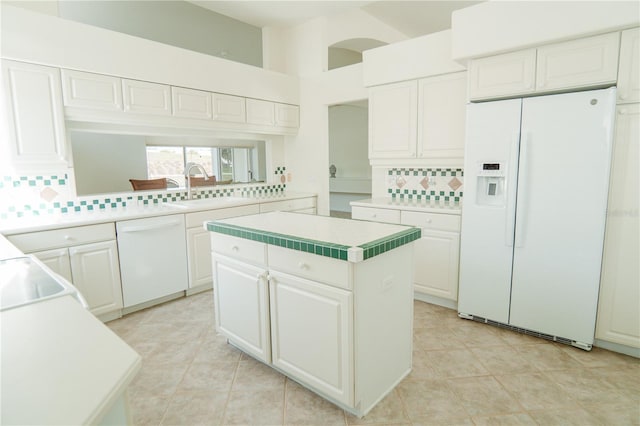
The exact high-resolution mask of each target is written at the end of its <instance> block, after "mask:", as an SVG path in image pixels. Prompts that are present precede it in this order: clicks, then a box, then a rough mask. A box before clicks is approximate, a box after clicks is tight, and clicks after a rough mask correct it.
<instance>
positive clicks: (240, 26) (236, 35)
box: [50, 0, 262, 67]
mask: <svg viewBox="0 0 640 426" xmlns="http://www.w3.org/2000/svg"><path fill="white" fill-rule="evenodd" d="M50 3H54V4H55V3H58V11H59V16H60V17H61V18H64V19H69V20H72V21H76V22H82V23H85V24H89V25H95V26H97V27H101V28H106V29H109V30H113V31H118V32H121V33H125V34H130V35H133V36H137V37H142V38H146V39H149V40H155V41H158V42H160V43H165V44H170V45H172V46H177V47H182V48H184V49H189V50H194V51H196V52H200V53H205V54H207V55H214V56H220V57H223V58H224V59H228V60H231V61H237V62H242V63H245V64H248V65H253V66H257V67H261V66H262V30H261V29H260V28H258V27H254V26H253V25H249V24H246V23H244V22H240V21H237V20H235V19H233V18H229V17H227V16H224V15H220V14H218V13H215V12H213V11H211V10H209V9H205V8H202V7H200V6H196V5H193V4H191V3H188V2H186V1H168V0H164V1H157V0H146V1H140V0H138V1H136V0H127V1H112V0H92V1H77V0H72V1H70V0H60V1H58V2H55V1H53V2H50Z"/></svg>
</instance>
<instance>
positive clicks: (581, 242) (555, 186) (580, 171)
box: [463, 89, 615, 344]
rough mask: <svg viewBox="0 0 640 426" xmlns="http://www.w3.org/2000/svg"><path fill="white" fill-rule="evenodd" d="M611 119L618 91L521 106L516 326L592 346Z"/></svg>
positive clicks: (546, 99) (512, 317) (513, 308)
mask: <svg viewBox="0 0 640 426" xmlns="http://www.w3.org/2000/svg"><path fill="white" fill-rule="evenodd" d="M614 113H615V89H604V90H596V91H589V92H580V93H570V94H562V95H551V96H542V97H536V98H527V99H524V100H523V105H522V141H521V146H520V170H519V176H518V196H517V214H516V238H515V249H514V259H513V280H512V292H511V312H510V324H511V325H514V326H517V327H522V328H526V329H530V330H535V331H539V332H542V333H546V334H550V335H553V336H559V337H564V338H568V339H571V340H575V341H578V342H581V343H587V344H591V343H593V335H594V327H595V320H596V307H597V301H598V288H599V281H600V263H601V259H602V245H603V238H604V225H605V214H606V209H607V191H608V184H609V168H610V159H611V144H612V137H613V120H614ZM463 225H464V222H463Z"/></svg>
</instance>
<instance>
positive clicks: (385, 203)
mask: <svg viewBox="0 0 640 426" xmlns="http://www.w3.org/2000/svg"><path fill="white" fill-rule="evenodd" d="M351 206H358V207H372V208H380V209H394V210H409V211H417V212H426V213H440V214H457V215H459V214H460V213H461V211H462V206H461V205H460V204H455V205H440V204H437V203H430V202H429V201H424V200H422V201H413V200H398V199H393V198H367V199H364V200H357V201H352V202H351Z"/></svg>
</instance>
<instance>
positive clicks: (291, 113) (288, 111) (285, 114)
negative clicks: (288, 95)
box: [275, 104, 300, 127]
mask: <svg viewBox="0 0 640 426" xmlns="http://www.w3.org/2000/svg"><path fill="white" fill-rule="evenodd" d="M275 114H276V116H275V120H276V126H282V127H298V126H299V124H300V109H299V108H298V107H297V106H295V105H287V104H275Z"/></svg>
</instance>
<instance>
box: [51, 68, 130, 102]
mask: <svg viewBox="0 0 640 426" xmlns="http://www.w3.org/2000/svg"><path fill="white" fill-rule="evenodd" d="M62 95H63V100H64V105H65V106H68V107H80V108H91V109H98V110H105V111H122V82H121V80H120V79H119V78H117V77H111V76H109V75H101V74H93V73H88V72H80V71H71V70H62Z"/></svg>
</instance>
